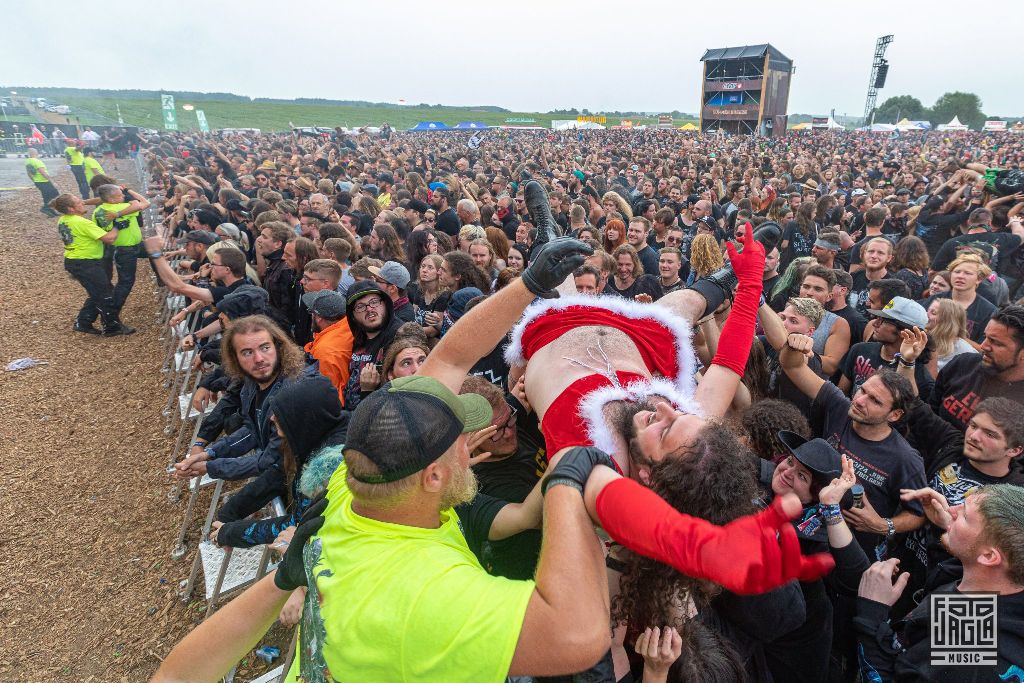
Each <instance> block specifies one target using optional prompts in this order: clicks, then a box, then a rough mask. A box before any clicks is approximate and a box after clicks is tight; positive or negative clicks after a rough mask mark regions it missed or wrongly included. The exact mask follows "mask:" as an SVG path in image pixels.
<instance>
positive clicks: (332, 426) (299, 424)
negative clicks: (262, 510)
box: [217, 376, 350, 548]
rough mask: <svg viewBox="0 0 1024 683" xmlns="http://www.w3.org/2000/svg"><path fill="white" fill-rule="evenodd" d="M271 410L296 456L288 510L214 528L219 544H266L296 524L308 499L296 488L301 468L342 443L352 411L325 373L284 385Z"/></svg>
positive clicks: (286, 474) (290, 477)
mask: <svg viewBox="0 0 1024 683" xmlns="http://www.w3.org/2000/svg"><path fill="white" fill-rule="evenodd" d="M269 412H270V413H272V414H273V415H274V417H275V418H276V420H277V424H278V426H279V427H280V428H281V431H282V432H283V433H284V437H285V438H284V440H285V442H286V443H287V445H288V447H289V448H290V449H291V452H292V455H293V456H294V457H295V469H294V471H292V472H286V473H285V476H286V477H287V478H289V479H291V483H290V485H289V487H288V493H289V495H290V498H291V500H290V501H288V509H289V513H288V514H286V515H282V516H280V517H271V518H267V519H258V520H252V519H243V520H239V521H237V522H228V523H226V524H224V526H222V527H221V529H220V531H218V532H217V540H218V543H219V544H220V545H222V546H230V547H235V548H245V547H251V546H254V545H262V544H265V543H270V542H272V541H273V540H274V538H275V537H276V536H277V535H278V534H279V533H280V532H281V531H283V530H284V529H286V528H288V527H290V526H294V525H295V524H297V523H298V519H299V518H300V517H301V516H302V513H303V512H304V511H305V510H306V508H307V507H309V505H310V502H311V501H310V498H309V497H308V496H307V495H305V494H304V493H303V492H302V490H301V489H300V487H299V483H300V474H301V473H302V471H303V468H304V467H305V466H306V463H307V462H309V461H310V460H311V459H312V458H313V455H314V454H315V453H317V452H319V451H320V450H322V449H324V448H329V447H332V446H340V445H341V444H343V443H344V442H345V436H346V433H347V431H348V420H349V415H350V414H349V413H348V412H347V411H344V410H342V408H341V403H340V402H339V400H338V392H337V391H335V390H334V387H333V385H331V383H330V381H329V380H328V379H327V378H326V377H322V376H317V377H311V378H308V379H303V380H301V381H298V382H295V383H294V384H290V385H288V386H284V387H282V388H281V389H280V391H278V392H277V394H275V395H274V397H273V399H271V400H270V406H269ZM283 466H284V462H283V461H282V467H283Z"/></svg>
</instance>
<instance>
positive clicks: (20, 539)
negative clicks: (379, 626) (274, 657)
mask: <svg viewBox="0 0 1024 683" xmlns="http://www.w3.org/2000/svg"><path fill="white" fill-rule="evenodd" d="M121 166H122V168H125V167H126V166H127V164H126V162H124V161H122V162H121ZM53 171H54V175H55V176H56V180H57V184H58V186H59V187H60V188H61V189H63V190H68V191H70V190H71V188H73V187H74V182H73V179H72V177H71V174H70V172H69V171H68V170H67V169H66V168H63V169H60V170H59V171H58V170H57V169H53ZM125 175H128V174H125ZM128 180H129V182H134V180H135V179H134V178H128ZM38 206H39V198H38V193H37V192H36V191H35V190H34V189H31V190H25V191H20V192H15V193H10V194H8V193H5V194H4V195H3V196H2V197H0V302H2V304H0V310H2V315H0V366H3V365H6V364H7V363H8V362H9V361H11V360H13V359H15V358H21V357H24V356H32V357H34V358H37V359H42V360H46V361H48V365H44V366H41V367H37V368H33V369H29V370H24V371H19V372H3V370H2V369H0V414H2V419H0V452H2V453H3V454H4V457H2V458H0V486H2V495H0V520H3V525H4V530H3V533H2V534H0V681H19V682H23V681H83V682H84V681H130V682H134V681H144V680H146V679H147V678H148V677H149V676H150V675H151V674H152V673H153V672H154V671H155V670H156V667H157V666H158V665H159V659H160V658H161V657H163V656H165V655H166V654H167V652H168V651H169V650H170V648H171V647H172V646H173V644H174V643H175V642H177V641H178V640H179V639H180V638H181V637H182V636H183V635H184V634H185V633H187V632H188V631H189V630H190V629H191V628H192V626H193V625H194V624H195V623H197V622H198V620H199V618H200V617H201V615H202V613H203V609H204V604H202V603H193V604H192V605H187V606H186V605H184V604H183V603H181V601H180V600H178V599H177V598H176V596H175V591H176V589H177V585H178V582H179V581H180V580H181V579H183V578H185V577H187V575H188V570H189V567H190V565H191V561H192V552H190V553H189V554H188V555H187V556H186V557H185V559H184V560H183V561H181V562H174V561H172V560H171V559H170V550H171V548H172V546H173V544H174V538H175V534H176V532H177V527H178V525H179V524H180V522H181V516H182V511H183V509H184V504H183V503H170V502H169V501H168V499H167V495H166V494H167V492H168V490H169V481H168V478H167V475H166V474H165V473H164V471H163V467H164V466H165V465H166V458H167V455H168V449H169V448H170V439H171V437H168V436H166V435H165V434H164V433H163V427H164V418H163V417H162V415H161V410H162V409H163V401H164V400H165V398H166V396H167V390H166V389H164V388H163V386H162V375H161V374H160V363H161V361H162V357H161V355H160V342H158V341H157V337H158V332H159V331H158V329H157V320H156V317H155V312H156V308H157V302H156V299H155V291H156V290H155V287H154V284H153V281H152V278H151V277H150V271H149V268H148V266H147V265H146V264H145V263H140V264H139V271H138V272H139V276H138V280H137V281H136V285H135V289H134V291H133V292H132V295H131V297H130V298H129V300H128V304H127V306H126V307H125V310H124V312H123V315H122V317H123V319H124V320H125V322H126V323H128V324H130V325H132V326H134V327H137V328H138V332H137V333H136V334H135V335H132V336H130V337H116V338H111V339H106V338H102V337H94V336H89V335H82V334H75V333H72V332H71V324H72V322H73V319H74V316H75V314H76V312H77V310H78V307H79V306H80V305H81V303H82V301H83V300H84V291H83V290H82V288H81V287H80V286H79V285H78V284H76V283H74V282H72V281H71V280H70V279H69V278H68V276H67V274H66V273H65V272H64V270H63V265H62V256H61V255H62V250H61V244H60V241H59V240H58V239H57V235H56V231H55V227H54V219H51V218H47V217H45V216H44V215H42V214H41V213H39V212H38ZM191 541H192V543H191V544H190V550H191V551H194V547H195V534H194V533H193V534H192V537H191ZM276 636H277V638H275V640H280V639H281V634H280V633H277V634H276ZM253 659H254V658H252V657H250V658H249V660H253ZM248 664H251V665H252V666H244V667H243V668H242V670H241V671H240V675H239V677H238V678H237V679H236V680H249V679H250V678H251V677H254V676H255V675H257V674H258V673H259V672H261V671H262V670H263V669H264V668H265V666H264V665H262V663H260V662H258V660H257V661H256V662H251V661H250V662H249V663H248Z"/></svg>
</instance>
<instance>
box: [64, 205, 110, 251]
mask: <svg viewBox="0 0 1024 683" xmlns="http://www.w3.org/2000/svg"><path fill="white" fill-rule="evenodd" d="M57 232H58V234H60V239H61V241H62V242H63V243H64V258H66V259H101V258H103V242H100V237H103V235H106V234H107V231H106V230H104V229H103V228H101V227H100V226H98V225H96V224H95V223H93V222H92V221H91V220H89V219H88V218H86V217H85V216H61V217H60V218H59V219H57Z"/></svg>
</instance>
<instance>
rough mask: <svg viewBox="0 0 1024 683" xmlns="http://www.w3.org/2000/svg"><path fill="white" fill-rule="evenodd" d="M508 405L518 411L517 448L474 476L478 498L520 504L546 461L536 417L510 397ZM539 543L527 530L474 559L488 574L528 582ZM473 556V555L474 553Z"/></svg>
mask: <svg viewBox="0 0 1024 683" xmlns="http://www.w3.org/2000/svg"><path fill="white" fill-rule="evenodd" d="M508 401H509V403H511V404H513V405H515V406H516V408H517V409H518V410H519V418H518V423H517V428H516V434H517V436H518V438H519V446H518V448H517V449H516V452H515V453H514V454H513V455H511V456H510V457H508V458H505V459H504V460H498V461H495V462H482V463H479V464H477V465H474V466H473V472H474V473H475V474H476V477H477V480H478V481H479V483H480V493H481V494H484V495H487V496H491V497H493V498H496V499H498V500H503V501H508V502H510V503H521V502H523V501H524V500H525V499H526V496H528V495H529V494H530V491H531V490H532V489H533V487H534V486H535V485H536V483H537V482H538V481H540V478H541V477H542V476H544V471H545V470H546V469H547V464H548V461H547V455H546V452H545V450H544V438H543V437H542V436H541V433H540V429H539V427H538V425H537V419H536V417H535V416H534V415H533V414H532V413H531V414H526V411H525V410H524V409H523V408H522V406H521V405H520V404H519V402H518V401H516V400H515V399H514V398H511V397H510V398H509V399H508ZM488 528H489V527H488ZM540 543H541V532H540V530H539V529H529V530H527V531H524V532H522V533H519V534H516V535H515V536H511V537H509V538H506V539H502V540H500V541H487V542H486V543H483V544H481V551H480V553H477V557H478V558H479V559H480V564H481V565H482V566H483V567H484V569H486V570H487V572H488V573H489V574H493V575H495V576H504V577H507V578H510V579H531V578H533V575H534V572H535V571H536V569H537V559H538V557H539V556H540ZM470 547H471V549H472V546H470ZM473 552H474V553H476V550H474V551H473Z"/></svg>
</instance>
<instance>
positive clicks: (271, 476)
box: [174, 315, 305, 521]
mask: <svg viewBox="0 0 1024 683" xmlns="http://www.w3.org/2000/svg"><path fill="white" fill-rule="evenodd" d="M221 347H222V350H221V354H222V358H221V360H222V363H223V365H224V370H225V371H226V372H227V374H228V375H229V376H230V377H233V378H236V379H241V380H242V388H241V396H240V402H241V408H240V410H239V412H240V413H241V416H242V426H241V427H240V428H239V429H237V430H236V431H234V432H232V433H231V434H228V435H226V436H223V437H221V438H220V439H218V440H217V441H214V442H213V443H212V444H209V445H207V446H206V447H205V448H204V449H203V450H202V451H199V452H198V453H193V454H191V455H189V456H188V457H187V458H185V459H184V460H182V461H181V462H179V463H177V464H176V465H174V474H175V475H176V476H178V477H180V478H183V479H188V478H191V477H201V476H202V475H204V474H209V475H210V476H211V477H215V478H217V479H246V478H248V477H252V476H255V475H257V474H259V477H258V479H257V482H259V485H258V486H256V485H250V486H247V487H246V489H245V490H246V492H247V493H246V495H245V496H239V495H235V496H232V497H231V498H230V499H229V500H228V501H227V503H225V504H224V506H223V507H221V509H220V512H219V513H218V519H220V520H221V521H233V520H236V519H242V518H243V517H245V516H247V515H250V514H252V513H253V512H255V511H256V510H258V509H260V508H261V507H263V506H264V505H266V503H267V502H268V501H270V500H271V499H272V498H274V496H277V495H281V494H282V493H283V486H284V481H283V479H282V477H281V472H280V470H279V469H278V468H277V466H276V465H277V464H278V461H279V459H280V453H279V451H278V437H277V434H276V432H275V431H274V429H273V427H272V425H271V424H270V411H269V410H267V405H268V403H267V402H268V401H269V400H270V399H271V398H273V397H274V395H275V394H276V393H277V392H278V391H280V389H281V388H282V387H284V386H287V385H288V384H290V383H292V382H294V381H296V380H297V379H298V378H299V377H300V376H301V374H302V371H303V369H304V368H305V363H304V362H303V359H302V351H301V350H300V349H299V348H298V347H297V346H295V344H293V343H292V341H291V340H290V339H289V338H288V336H287V335H286V334H285V333H284V332H283V331H282V330H281V328H280V327H278V326H277V325H276V324H274V322H273V321H271V320H270V319H269V318H267V317H265V316H262V315H253V316H249V317H246V318H239V319H238V320H235V321H233V322H232V323H231V326H230V327H229V328H228V330H227V332H226V333H225V334H224V340H223V342H222V343H221ZM249 451H254V453H253V454H252V455H245V454H246V453H248V452H249ZM243 456H244V457H243ZM254 484H255V482H254Z"/></svg>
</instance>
